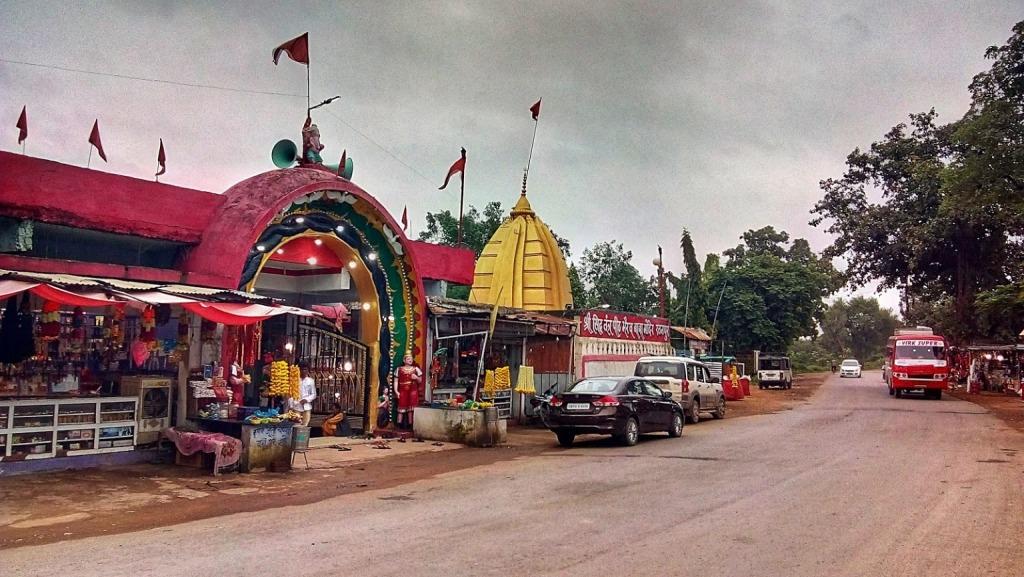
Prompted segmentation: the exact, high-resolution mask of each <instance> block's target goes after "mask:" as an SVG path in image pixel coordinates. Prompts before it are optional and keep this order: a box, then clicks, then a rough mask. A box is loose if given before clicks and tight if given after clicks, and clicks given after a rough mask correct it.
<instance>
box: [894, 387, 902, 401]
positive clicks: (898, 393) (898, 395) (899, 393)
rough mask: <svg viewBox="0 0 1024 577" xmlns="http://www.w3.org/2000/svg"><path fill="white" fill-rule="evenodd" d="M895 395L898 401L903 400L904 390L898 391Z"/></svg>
mask: <svg viewBox="0 0 1024 577" xmlns="http://www.w3.org/2000/svg"><path fill="white" fill-rule="evenodd" d="M895 393H896V398H897V399H902V398H903V389H896V390H895Z"/></svg>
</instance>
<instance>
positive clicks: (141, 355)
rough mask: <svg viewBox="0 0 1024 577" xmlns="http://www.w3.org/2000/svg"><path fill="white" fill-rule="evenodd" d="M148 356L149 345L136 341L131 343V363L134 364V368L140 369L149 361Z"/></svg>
mask: <svg viewBox="0 0 1024 577" xmlns="http://www.w3.org/2000/svg"><path fill="white" fill-rule="evenodd" d="M149 354H150V343H145V342H142V340H141V339H140V340H137V341H135V342H134V343H132V362H134V363H135V366H136V367H141V366H142V365H143V364H145V362H146V361H147V360H149Z"/></svg>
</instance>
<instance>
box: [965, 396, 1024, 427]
mask: <svg viewBox="0 0 1024 577" xmlns="http://www.w3.org/2000/svg"><path fill="white" fill-rule="evenodd" d="M946 394H947V395H949V396H951V397H954V398H957V399H960V400H961V401H968V402H970V403H974V404H975V405H978V406H981V407H984V408H985V409H987V410H988V411H989V412H990V413H992V414H993V415H995V416H996V417H998V418H999V420H1001V421H1002V422H1003V423H1005V424H1006V426H1008V427H1010V428H1012V429H1014V430H1016V431H1020V432H1022V433H1024V402H1022V401H1021V398H1020V397H1018V396H1015V395H1007V394H1005V393H990V392H981V393H978V394H970V393H967V392H966V391H963V390H956V391H947V393H946Z"/></svg>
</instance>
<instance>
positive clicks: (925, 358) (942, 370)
mask: <svg viewBox="0 0 1024 577" xmlns="http://www.w3.org/2000/svg"><path fill="white" fill-rule="evenodd" d="M885 356H886V359H887V361H888V365H889V367H888V370H887V373H886V375H887V377H888V378H887V379H886V382H887V383H888V384H889V394H890V395H895V396H896V397H902V396H903V395H904V394H905V393H910V392H919V393H924V396H925V397H926V398H930V399H941V398H942V391H943V389H945V388H946V386H947V384H948V383H949V367H948V366H947V363H946V339H945V338H943V337H941V336H939V335H936V334H935V333H934V332H933V331H932V330H931V329H930V328H928V327H916V328H912V329H897V330H896V334H895V335H893V336H891V337H889V343H888V344H887V345H886V347H885Z"/></svg>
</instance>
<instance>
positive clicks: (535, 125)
mask: <svg viewBox="0 0 1024 577" xmlns="http://www.w3.org/2000/svg"><path fill="white" fill-rule="evenodd" d="M538 124H540V118H538V119H537V120H534V121H533V140H531V141H530V156H529V158H527V159H526V174H527V176H529V174H530V163H532V162H533V145H534V144H536V143H537V125H538Z"/></svg>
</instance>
